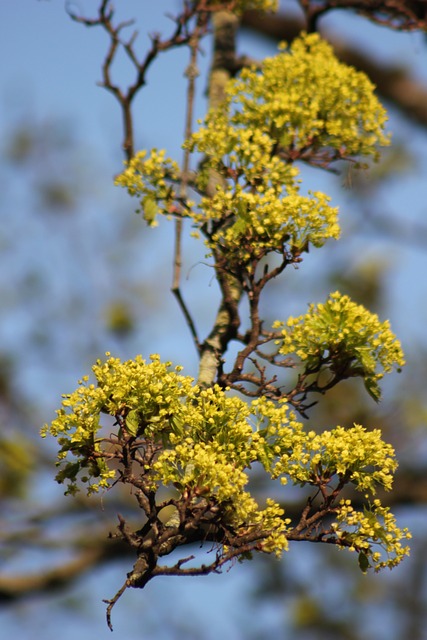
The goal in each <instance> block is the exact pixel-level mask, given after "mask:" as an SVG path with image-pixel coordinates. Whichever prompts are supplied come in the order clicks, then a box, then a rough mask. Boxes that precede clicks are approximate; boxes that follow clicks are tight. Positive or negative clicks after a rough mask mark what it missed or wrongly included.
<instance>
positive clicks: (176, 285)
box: [172, 14, 206, 353]
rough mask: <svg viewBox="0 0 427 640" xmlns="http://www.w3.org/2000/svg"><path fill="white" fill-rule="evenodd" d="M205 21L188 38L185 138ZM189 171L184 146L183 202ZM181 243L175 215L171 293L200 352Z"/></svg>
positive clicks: (201, 19) (190, 122)
mask: <svg viewBox="0 0 427 640" xmlns="http://www.w3.org/2000/svg"><path fill="white" fill-rule="evenodd" d="M205 23H206V16H205V15H203V14H202V15H199V16H198V21H197V26H196V29H195V31H194V34H193V37H192V39H191V40H190V52H191V54H190V64H189V65H188V68H187V70H186V76H187V78H188V86H187V113H186V117H185V131H184V137H185V139H186V140H188V139H189V138H190V136H191V133H192V127H193V113H194V97H195V86H196V78H197V76H198V75H199V71H198V68H197V54H198V49H199V41H200V37H201V29H203V28H205ZM189 171H190V150H189V149H188V148H186V149H185V150H184V160H183V168H182V176H181V184H180V189H179V198H180V200H181V201H182V202H185V200H186V198H187V190H188V181H189ZM181 245H182V218H181V217H177V218H176V220H175V245H174V258H173V279H172V293H173V294H174V296H175V298H176V299H177V301H178V304H179V306H180V308H181V311H182V312H183V314H184V317H185V319H186V321H187V324H188V326H189V328H190V332H191V335H192V337H193V342H194V344H195V346H196V349H197V352H198V353H200V342H199V338H198V336H197V331H196V327H195V324H194V321H193V319H192V317H191V314H190V312H189V310H188V307H187V305H186V304H185V302H184V299H183V297H182V293H181V290H180V280H181V265H182V257H181Z"/></svg>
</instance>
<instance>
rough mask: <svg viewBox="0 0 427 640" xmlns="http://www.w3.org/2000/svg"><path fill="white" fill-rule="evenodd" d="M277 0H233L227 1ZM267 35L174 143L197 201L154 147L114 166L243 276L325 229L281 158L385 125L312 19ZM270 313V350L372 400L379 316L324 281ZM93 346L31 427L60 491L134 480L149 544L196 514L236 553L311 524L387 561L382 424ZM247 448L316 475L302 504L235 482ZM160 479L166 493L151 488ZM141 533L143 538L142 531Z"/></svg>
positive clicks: (291, 476)
mask: <svg viewBox="0 0 427 640" xmlns="http://www.w3.org/2000/svg"><path fill="white" fill-rule="evenodd" d="M276 4H277V3H276V2H275V1H274V0H249V2H246V1H244V0H241V1H240V2H237V3H236V5H235V7H234V8H237V9H243V8H249V7H250V8H262V9H266V10H267V9H272V8H275V6H276ZM282 49H283V50H282V52H281V53H279V55H277V56H275V57H273V58H267V59H266V60H265V61H264V63H263V65H262V69H261V70H258V69H255V68H251V69H246V70H244V71H242V73H241V74H240V76H239V77H238V78H237V79H235V80H232V81H230V82H229V83H228V85H227V89H226V97H225V99H224V101H223V102H222V103H221V104H220V105H219V106H218V107H217V108H216V109H215V110H212V111H210V112H209V113H208V115H207V116H206V118H205V120H204V121H203V122H201V123H200V128H199V129H198V131H196V132H195V133H194V134H193V135H192V136H191V137H190V139H189V140H187V141H186V143H185V148H186V149H187V150H188V151H189V152H192V153H195V154H198V155H199V156H201V157H202V158H203V159H202V162H201V163H200V166H199V170H198V171H197V172H196V173H195V174H194V175H193V174H191V176H190V175H187V176H185V180H186V182H187V183H189V184H190V186H191V187H192V188H193V190H194V192H195V193H197V199H198V201H197V202H191V201H189V200H187V199H186V198H184V197H181V196H180V193H178V191H177V190H176V188H175V186H174V185H175V183H179V182H180V179H181V177H182V176H180V171H179V167H178V165H177V164H176V163H175V162H174V161H173V160H171V159H170V158H167V157H166V153H165V152H164V151H159V150H157V149H153V150H152V151H151V153H147V152H145V151H142V152H140V153H138V154H136V155H135V157H134V158H133V159H132V160H131V161H130V162H129V163H128V164H127V167H126V168H125V170H124V171H123V173H122V174H121V175H120V176H119V177H118V178H117V180H116V184H117V185H119V186H122V187H125V188H126V189H127V190H128V192H129V194H130V195H132V196H135V197H137V198H138V199H139V200H140V203H141V209H140V210H141V211H142V212H143V215H144V218H145V220H146V221H147V222H148V224H149V225H151V226H154V225H155V224H156V223H157V221H156V218H157V216H158V214H162V215H166V216H171V215H174V216H179V217H186V218H189V219H190V220H191V221H192V223H193V225H194V227H195V231H194V233H193V235H199V234H202V235H203V236H204V237H205V242H206V244H207V246H208V248H209V250H210V251H211V252H212V253H213V254H214V257H215V260H216V266H217V267H218V268H219V265H220V264H222V265H226V267H227V269H229V270H230V271H231V272H233V274H234V276H235V277H237V278H238V279H239V278H240V283H242V282H247V281H248V280H250V278H248V276H249V275H250V274H251V273H252V274H253V273H255V270H256V267H257V264H258V262H259V260H260V259H261V258H263V257H264V256H265V255H266V254H268V253H271V252H275V253H278V254H280V255H281V256H282V260H283V265H284V266H286V264H288V263H289V262H290V261H292V260H295V261H297V260H298V257H299V255H300V253H301V251H303V250H304V249H305V248H306V247H307V246H308V245H309V244H311V245H313V246H315V247H321V246H322V245H323V244H324V243H325V242H326V240H328V239H330V238H332V239H336V238H338V236H339V232H340V229H339V225H338V211H337V209H336V208H334V207H331V206H330V204H329V198H328V197H327V196H326V195H325V194H323V193H321V192H309V191H308V192H307V195H302V193H301V192H300V182H301V181H300V177H299V176H300V173H299V169H298V167H297V165H296V163H298V162H306V163H309V164H311V165H313V166H317V167H324V168H328V167H329V166H330V164H331V163H332V162H334V161H336V160H340V159H341V160H350V159H351V160H352V161H354V162H355V163H356V164H357V165H360V159H361V158H362V157H363V156H367V157H373V158H374V159H375V158H376V157H377V154H378V151H377V148H378V146H379V145H386V144H388V142H389V141H388V138H387V137H386V136H385V134H384V125H385V121H386V115H385V111H384V109H383V108H382V106H381V105H380V103H379V102H378V100H377V98H376V97H375V95H374V92H373V86H372V84H371V83H370V82H369V80H368V79H367V78H366V76H365V75H364V74H361V73H358V72H357V71H355V70H354V69H353V68H351V67H348V66H346V65H344V64H342V63H340V62H339V61H338V60H337V59H336V57H335V56H334V54H333V51H332V48H331V47H330V46H329V45H328V44H327V43H325V42H323V41H322V40H321V39H320V38H319V36H318V35H316V34H309V35H303V36H301V37H300V38H298V39H297V40H295V41H294V43H293V44H292V45H291V46H290V47H286V46H283V47H282ZM218 256H219V258H218ZM253 299H254V298H253ZM257 299H258V298H257ZM274 328H275V329H276V330H278V331H277V333H276V334H274V335H276V337H277V343H276V344H277V345H278V353H279V354H281V355H288V354H294V355H296V356H297V357H298V358H299V359H300V360H301V363H302V366H303V367H304V370H305V374H308V375H310V374H312V373H319V372H322V371H324V370H326V369H327V370H328V371H329V372H330V374H331V375H332V383H336V382H338V381H340V380H343V379H345V378H348V377H352V376H360V377H361V378H362V379H363V381H364V383H365V386H366V388H367V390H368V392H369V393H370V394H371V395H372V396H373V397H374V398H375V399H378V398H379V394H380V390H379V381H380V380H381V378H382V377H383V375H384V373H386V372H389V371H391V370H392V369H393V368H394V367H396V368H398V367H401V366H402V365H403V364H404V359H403V353H402V350H401V348H400V345H399V343H398V341H397V340H396V338H395V336H394V335H393V333H392V332H391V330H390V326H389V323H388V322H380V320H379V319H378V317H377V316H376V315H373V314H371V313H369V312H368V311H367V310H366V309H365V308H364V307H362V306H360V305H357V304H355V303H353V302H352V301H351V300H350V299H349V298H348V296H342V295H341V294H339V293H338V292H335V293H333V294H331V296H330V298H329V299H328V300H327V301H326V302H325V303H323V304H318V305H311V306H310V308H309V310H308V313H307V314H305V315H304V316H300V317H298V318H290V319H289V320H288V321H287V323H286V324H284V323H280V322H277V323H276V324H275V326H274ZM255 338H256V336H255ZM258 338H259V336H258ZM255 342H256V340H255ZM261 343H262V342H258V343H257V344H255V343H254V345H255V346H254V347H253V350H252V352H251V353H253V352H254V351H255V352H256V349H257V347H258V346H259V345H260V344H261ZM250 346H251V345H250ZM107 355H108V359H107V360H106V361H105V362H101V361H98V362H97V363H96V364H95V366H94V367H93V374H94V376H95V383H90V381H89V378H87V377H86V378H83V379H82V380H81V381H80V382H79V387H78V388H77V389H76V390H75V391H74V392H73V393H72V394H70V395H67V396H64V399H63V402H62V407H61V408H60V409H59V410H58V412H57V417H56V419H55V420H54V421H53V422H52V424H51V425H46V426H45V428H44V431H43V435H46V434H48V433H50V434H51V435H53V436H55V437H56V438H57V439H58V443H59V445H60V451H59V456H58V466H59V471H58V474H57V480H58V481H59V482H64V483H66V484H67V485H68V492H70V493H74V492H75V491H77V490H78V486H79V485H80V484H81V483H83V484H87V486H88V493H93V492H97V491H99V490H100V489H108V488H109V487H111V486H112V484H114V483H115V482H117V481H122V482H124V483H130V484H131V485H133V487H135V495H137V496H138V501H139V505H140V506H141V508H142V509H144V510H145V514H146V516H147V522H148V525H147V526H152V527H153V533H154V534H155V529H156V527H157V538H158V540H160V539H161V541H162V542H161V543H160V542H159V544H158V549H157V553H158V555H162V554H163V549H167V550H168V551H167V552H168V553H169V552H170V551H171V550H173V548H175V547H176V546H178V545H179V544H186V543H187V542H188V541H194V538H191V536H192V535H199V538H198V540H199V541H201V540H203V539H206V538H204V537H203V536H204V535H207V530H206V529H204V530H203V529H202V527H201V525H200V523H201V522H203V524H204V525H206V526H208V527H209V526H210V525H212V527H215V526H216V527H217V530H216V535H217V537H216V538H215V535H214V534H213V533H212V529H211V530H209V531H210V535H211V536H212V537H211V540H213V541H215V542H218V544H222V545H223V547H226V546H227V545H229V544H231V545H233V544H234V545H235V550H236V554H235V555H238V554H241V557H245V553H247V552H248V549H249V551H251V550H254V549H257V550H261V551H267V552H273V553H276V554H277V555H280V554H281V553H282V552H283V551H285V550H287V548H288V541H289V540H292V539H293V540H302V539H306V540H313V541H314V540H315V541H326V542H333V543H335V544H336V545H338V546H339V547H342V548H344V547H346V548H349V549H350V550H355V551H358V553H359V564H360V567H361V569H362V570H363V571H366V570H367V568H369V567H374V568H375V569H376V570H378V569H380V568H382V567H384V566H389V567H392V566H394V565H395V564H397V563H398V562H400V560H401V559H402V558H403V556H404V555H405V554H407V553H408V548H407V547H406V546H403V545H402V540H404V539H406V538H408V537H409V533H408V531H407V530H406V529H403V530H401V529H399V528H398V527H397V526H396V522H395V519H394V517H393V516H392V514H390V513H389V511H388V510H387V509H386V508H384V507H382V505H381V503H380V501H379V500H378V498H377V497H376V494H377V490H378V488H382V489H385V490H390V489H391V486H392V477H393V473H394V471H395V469H396V466H397V464H396V461H395V458H394V451H393V449H392V447H391V446H390V445H388V444H386V443H385V442H384V441H383V440H382V438H381V433H380V431H378V430H371V431H369V430H366V429H365V428H363V427H361V426H359V425H353V426H352V427H350V428H343V427H341V426H337V427H335V428H332V429H330V430H325V431H323V432H321V433H317V432H316V431H314V430H306V429H305V427H304V425H303V424H302V423H301V422H299V421H298V420H297V419H296V416H295V414H294V413H292V411H291V410H290V408H289V406H288V404H287V403H286V401H285V400H286V395H285V394H283V395H282V396H281V397H282V400H280V401H275V402H273V401H272V400H270V399H267V398H266V397H264V396H263V395H262V387H261V385H260V391H259V394H258V395H259V397H257V398H255V399H253V400H252V401H251V402H245V401H244V400H242V399H241V398H240V397H237V396H232V395H230V394H229V393H228V391H229V389H224V388H223V387H220V386H218V385H214V384H213V383H212V386H210V387H208V388H202V386H199V385H197V384H195V382H194V380H193V379H192V378H190V377H188V376H184V375H182V374H181V368H180V367H176V368H175V369H172V368H171V363H168V362H166V363H162V362H161V361H160V358H159V357H158V356H151V360H150V361H149V362H146V361H145V360H143V359H142V358H141V357H140V356H138V357H136V358H135V359H134V360H130V361H127V362H121V361H120V360H119V359H118V358H112V357H110V356H109V354H107ZM221 355H222V354H221ZM233 382H234V381H232V384H233ZM332 383H330V384H332ZM224 386H225V383H224ZM236 388H238V387H236ZM319 390H320V391H324V389H322V388H320V387H318V388H317V389H316V391H319ZM254 395H255V394H254ZM279 395H280V394H279ZM289 397H290V396H289ZM103 416H109V417H110V418H107V419H105V418H103ZM111 418H113V419H114V420H115V422H114V424H113V426H112V421H111ZM255 465H256V466H258V467H259V468H260V469H261V470H262V471H263V472H264V473H266V474H267V475H268V477H269V478H270V479H271V480H278V479H279V480H280V482H281V483H282V484H286V483H289V482H290V483H292V484H294V485H299V486H309V487H310V486H311V487H313V496H314V497H313V500H312V501H310V502H309V504H308V507H309V508H311V507H312V508H313V512H312V515H311V518H306V515H304V514H303V515H301V520H300V521H299V522H297V523H295V522H293V523H292V522H291V520H290V519H289V518H288V517H287V516H286V514H285V511H284V509H283V507H282V505H281V502H280V491H279V492H278V490H277V484H278V483H274V482H272V483H271V486H272V490H274V492H275V493H274V495H270V496H269V497H268V498H267V499H266V502H265V505H264V506H260V505H259V504H258V503H257V501H256V500H255V498H254V497H253V496H252V494H251V491H250V490H249V488H248V481H249V470H250V469H251V468H252V467H254V466H255ZM347 485H351V486H352V488H353V490H355V491H356V492H359V493H362V494H363V501H364V504H365V506H364V507H363V508H362V509H357V510H356V509H355V507H354V506H353V504H352V502H351V501H350V500H349V499H347V498H345V499H343V497H342V495H341V493H342V491H343V489H344V488H345V487H346V486H347ZM158 492H159V493H161V494H162V495H165V494H166V495H169V496H172V497H171V498H168V499H167V500H166V502H162V503H160V504H158V503H157V502H156V500H157V496H158ZM316 501H317V502H316ZM165 505H166V506H167V508H173V509H174V510H175V514H174V516H173V517H174V518H175V521H176V523H175V524H174V527H175V529H174V531H173V533H171V528H172V525H171V526H170V528H169V530H168V531H166V529H168V527H169V525H168V524H162V523H161V521H160V519H159V517H158V516H159V513H160V512H161V511H162V510H163V509H165ZM316 509H317V511H316ZM203 518H204V520H203ZM209 518H211V519H209ZM153 523H154V524H153ZM212 523H213V524H212ZM199 525H200V526H199ZM160 530H161V531H160ZM159 532H160V533H159ZM137 533H138V532H137ZM202 534H203V535H202ZM162 535H163V538H162ZM221 536H222V537H221ZM139 543H140V546H141V549H142V551H143V552H144V553H145V548H144V547H143V544H144V543H145V541H144V538H143V537H141V539H140V540H139ZM139 543H138V544H139ZM147 544H154V543H153V542H152V541H151V542H150V541H148V542H147ZM239 544H240V546H239ZM168 545H169V546H168ZM245 545H246V546H245ZM248 545H249V546H248ZM153 548H154V547H153ZM242 549H243V551H242ZM153 553H154V552H153ZM165 553H166V552H165ZM230 557H231V556H230ZM233 557H235V556H233ZM212 566H214V565H212ZM179 567H180V565H179ZM179 567H178V569H179Z"/></svg>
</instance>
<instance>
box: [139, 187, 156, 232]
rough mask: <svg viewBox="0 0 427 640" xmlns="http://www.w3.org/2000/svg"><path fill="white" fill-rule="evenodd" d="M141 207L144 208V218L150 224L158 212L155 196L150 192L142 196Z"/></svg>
mask: <svg viewBox="0 0 427 640" xmlns="http://www.w3.org/2000/svg"><path fill="white" fill-rule="evenodd" d="M142 207H143V209H144V219H145V220H146V221H147V222H148V224H149V225H152V224H153V222H154V221H155V219H156V215H157V214H158V212H159V207H158V205H157V202H156V198H155V197H154V196H153V195H152V194H148V195H146V196H144V198H143V199H142Z"/></svg>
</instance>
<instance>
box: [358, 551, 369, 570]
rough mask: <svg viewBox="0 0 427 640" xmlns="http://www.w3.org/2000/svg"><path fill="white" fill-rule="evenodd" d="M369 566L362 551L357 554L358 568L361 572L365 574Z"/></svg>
mask: <svg viewBox="0 0 427 640" xmlns="http://www.w3.org/2000/svg"><path fill="white" fill-rule="evenodd" d="M370 566H371V565H370V564H369V559H368V556H367V555H366V553H365V552H364V551H361V552H360V553H359V567H360V570H361V572H362V573H366V572H367V570H368V569H369V567H370Z"/></svg>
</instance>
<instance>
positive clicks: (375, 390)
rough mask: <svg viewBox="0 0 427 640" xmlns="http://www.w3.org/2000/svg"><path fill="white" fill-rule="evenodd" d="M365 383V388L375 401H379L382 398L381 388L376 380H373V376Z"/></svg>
mask: <svg viewBox="0 0 427 640" xmlns="http://www.w3.org/2000/svg"><path fill="white" fill-rule="evenodd" d="M364 384H365V389H366V391H367V392H368V393H369V395H370V396H371V398H373V399H374V400H375V402H379V401H380V400H381V389H380V388H379V386H378V384H377V383H376V382H375V380H372V378H368V379H366V380H365V381H364Z"/></svg>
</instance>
